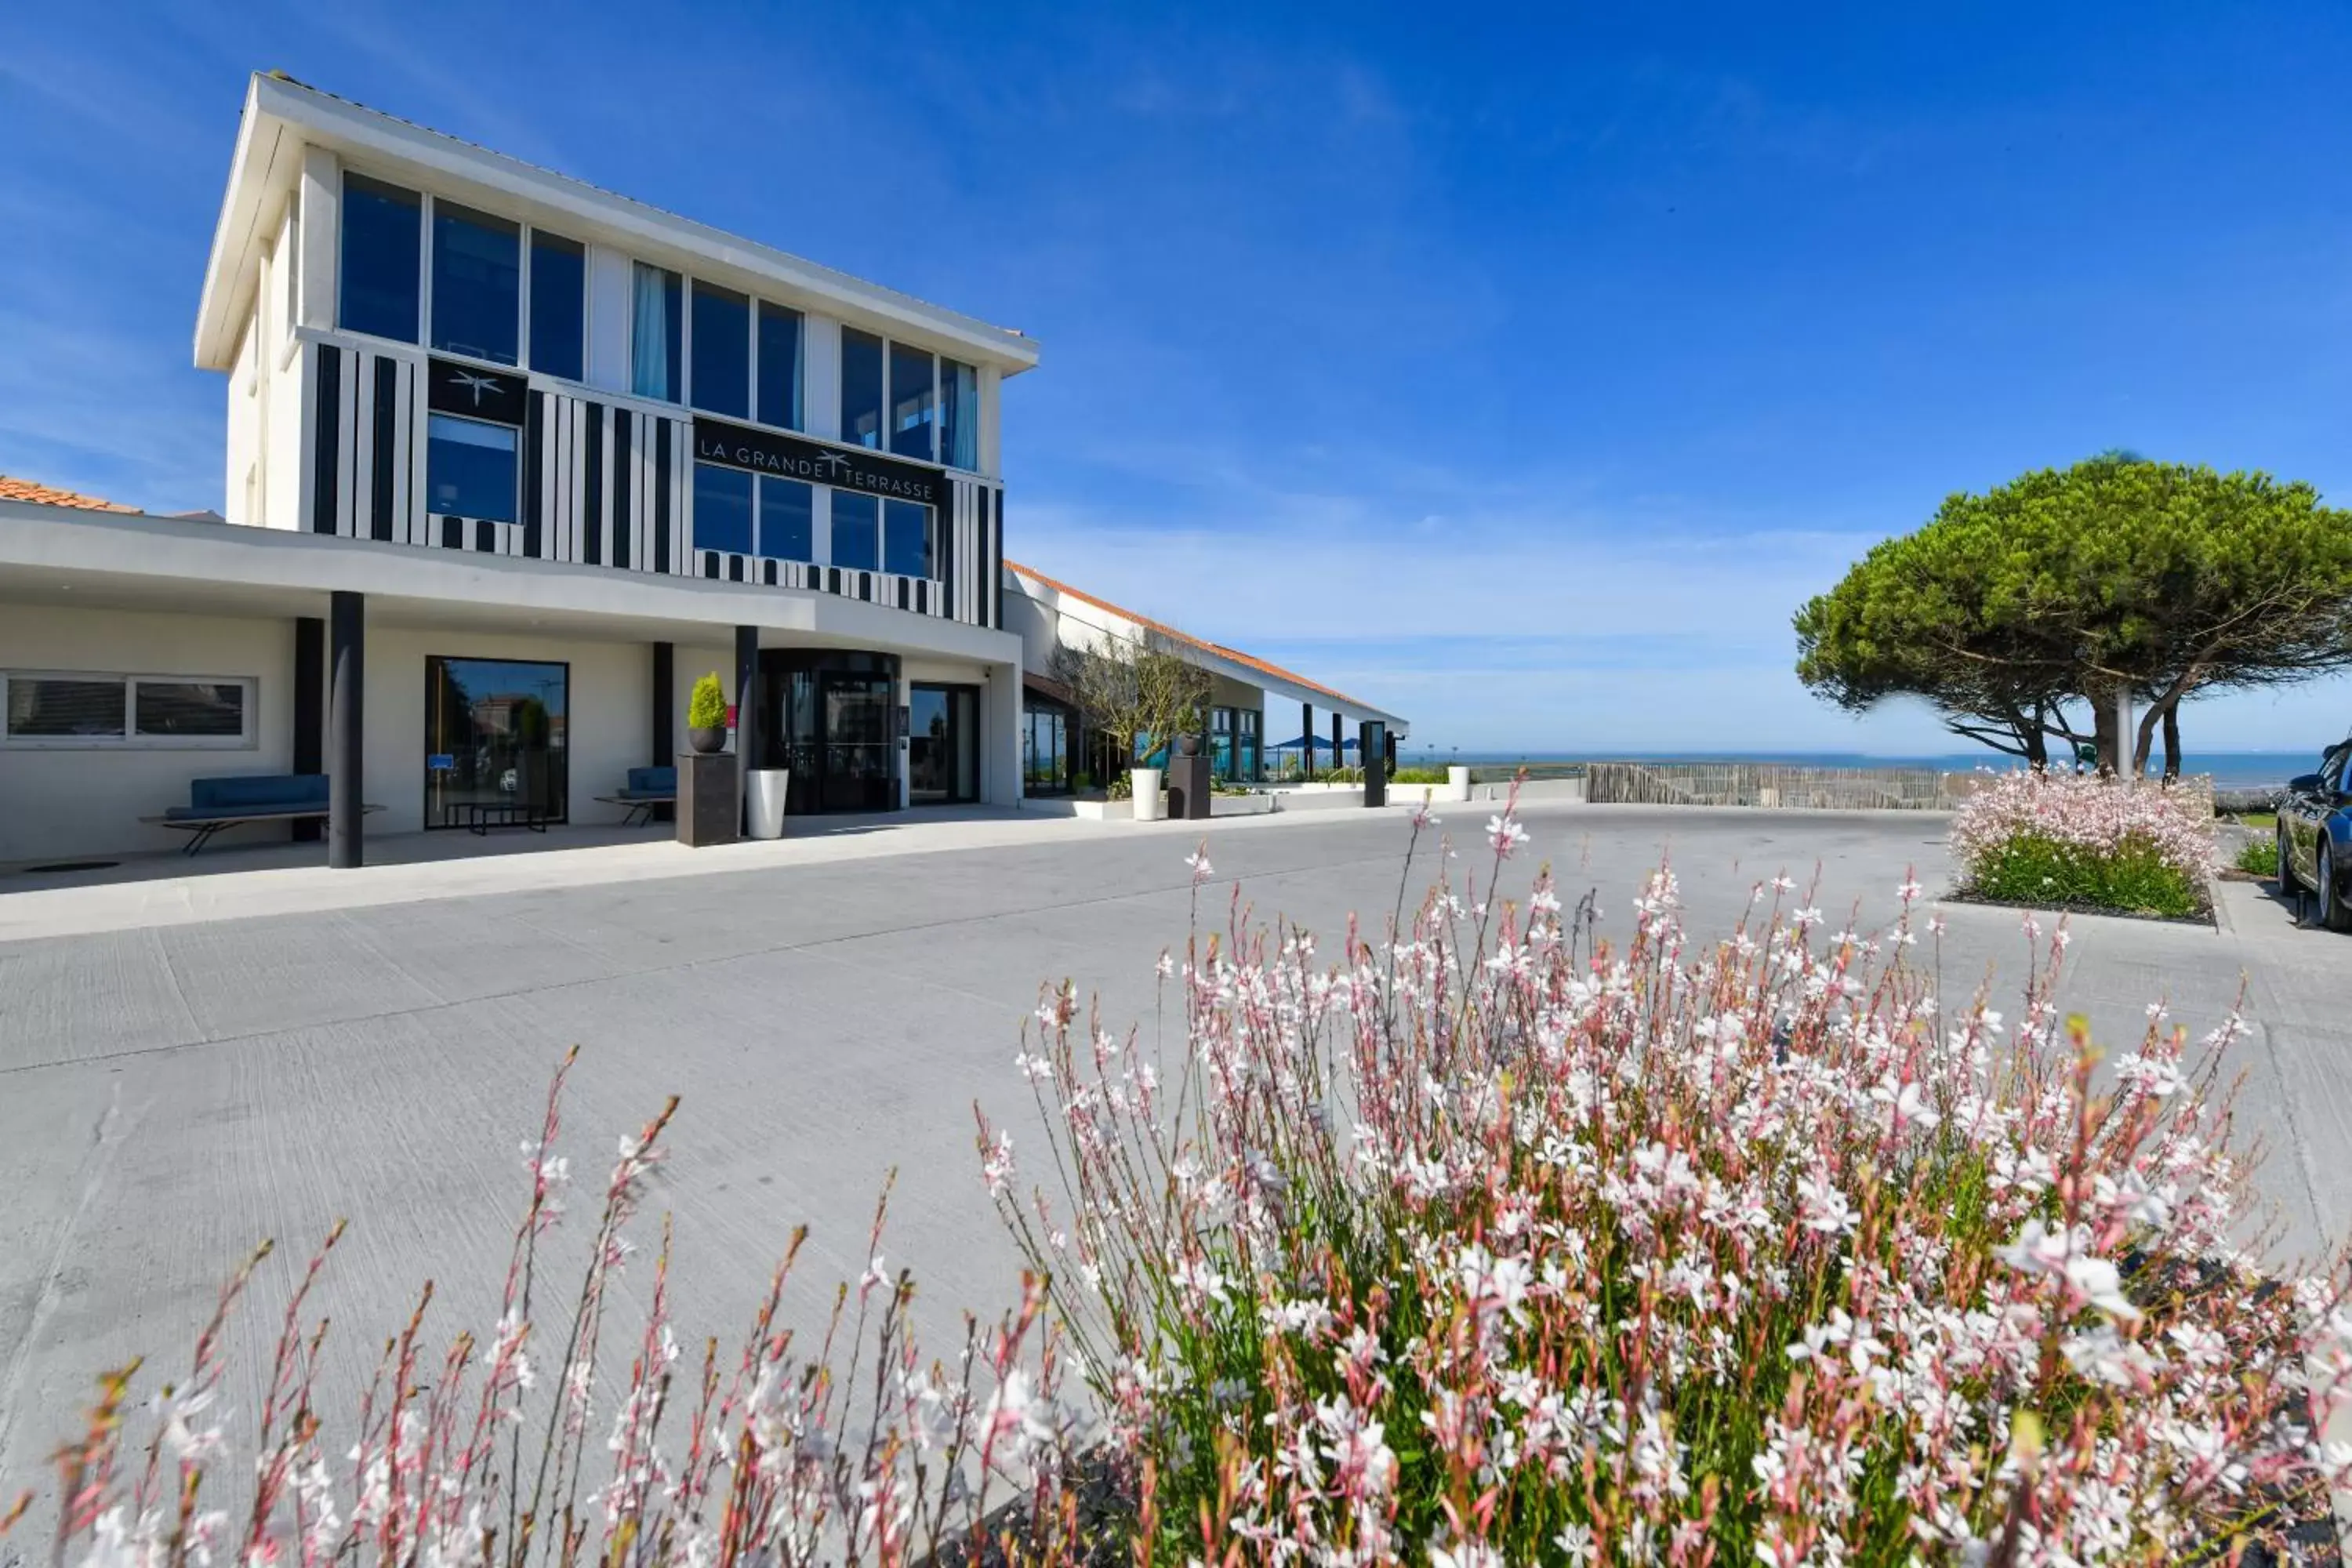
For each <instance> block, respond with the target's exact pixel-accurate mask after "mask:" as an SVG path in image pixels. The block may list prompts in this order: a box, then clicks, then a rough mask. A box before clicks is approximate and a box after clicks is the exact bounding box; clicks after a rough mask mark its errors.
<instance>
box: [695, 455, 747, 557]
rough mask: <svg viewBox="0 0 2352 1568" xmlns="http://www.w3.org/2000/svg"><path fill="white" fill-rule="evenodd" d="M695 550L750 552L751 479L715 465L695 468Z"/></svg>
mask: <svg viewBox="0 0 2352 1568" xmlns="http://www.w3.org/2000/svg"><path fill="white" fill-rule="evenodd" d="M694 547H695V548H696V549H697V550H725V551H731V552H734V553H735V554H738V555H749V554H751V475H750V474H747V473H745V472H744V471H743V470H742V469H740V468H720V467H719V465H718V464H716V463H697V464H695V465H694Z"/></svg>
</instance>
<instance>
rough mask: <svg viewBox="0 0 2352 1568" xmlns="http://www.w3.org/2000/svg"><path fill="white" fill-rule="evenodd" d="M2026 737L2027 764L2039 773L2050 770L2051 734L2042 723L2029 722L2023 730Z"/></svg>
mask: <svg viewBox="0 0 2352 1568" xmlns="http://www.w3.org/2000/svg"><path fill="white" fill-rule="evenodd" d="M2021 733H2022V734H2023V736H2024V737H2025V765H2026V766H2027V767H2029V768H2032V770H2033V771H2034V772H2035V773H2048V772H2049V771H2050V734H2049V731H2046V730H2044V729H2042V726H2041V725H2040V724H2027V725H2025V726H2023V727H2022V730H2021Z"/></svg>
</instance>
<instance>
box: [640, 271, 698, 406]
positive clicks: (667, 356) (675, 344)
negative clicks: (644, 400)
mask: <svg viewBox="0 0 2352 1568" xmlns="http://www.w3.org/2000/svg"><path fill="white" fill-rule="evenodd" d="M630 313H631V315H632V316H633V317H634V318H635V329H634V331H633V332H632V333H631V338H632V342H633V343H634V345H635V348H634V353H635V358H634V359H633V361H632V363H631V369H630V374H629V390H630V391H631V392H634V393H635V394H636V395H638V396H639V397H658V398H662V399H664V400H665V401H667V402H670V403H676V402H677V400H678V397H677V383H678V371H679V369H680V366H679V363H678V361H679V359H680V357H681V354H682V353H683V342H682V339H683V336H684V328H685V322H684V299H683V295H682V293H681V289H680V285H679V282H678V277H677V273H675V272H672V271H670V270H668V269H667V268H661V267H648V266H646V264H645V263H644V262H642V261H640V262H638V263H637V270H636V290H635V308H634V309H633V310H632V311H631V312H630Z"/></svg>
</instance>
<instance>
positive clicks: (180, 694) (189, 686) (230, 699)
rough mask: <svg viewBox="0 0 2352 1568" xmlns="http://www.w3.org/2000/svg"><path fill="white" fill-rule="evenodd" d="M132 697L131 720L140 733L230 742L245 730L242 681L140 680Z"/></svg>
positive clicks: (243, 684) (243, 687)
mask: <svg viewBox="0 0 2352 1568" xmlns="http://www.w3.org/2000/svg"><path fill="white" fill-rule="evenodd" d="M132 699H133V700H132V703H131V710H132V718H131V722H132V723H133V724H134V725H135V726H136V732H137V733H139V734H142V735H203V736H208V737H212V738H215V739H226V740H232V741H233V740H236V739H237V738H238V737H240V736H242V735H243V734H244V733H245V682H243V681H242V680H142V681H140V682H138V684H137V686H136V687H135V688H134V689H133V691H132Z"/></svg>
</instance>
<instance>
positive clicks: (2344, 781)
mask: <svg viewBox="0 0 2352 1568" xmlns="http://www.w3.org/2000/svg"><path fill="white" fill-rule="evenodd" d="M2331 776H2332V777H2333V778H2334V779H2335V781H2336V794H2338V795H2352V746H2347V747H2346V748H2345V751H2344V763H2343V766H2341V767H2339V768H2337V769H2336V772H2335V773H2334V774H2332V775H2331Z"/></svg>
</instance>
